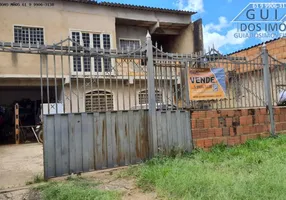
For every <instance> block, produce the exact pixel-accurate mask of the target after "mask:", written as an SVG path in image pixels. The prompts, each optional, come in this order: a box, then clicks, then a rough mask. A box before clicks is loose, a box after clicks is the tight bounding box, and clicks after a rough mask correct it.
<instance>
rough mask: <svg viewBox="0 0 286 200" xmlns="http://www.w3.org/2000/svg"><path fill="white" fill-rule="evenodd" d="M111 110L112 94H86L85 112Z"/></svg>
mask: <svg viewBox="0 0 286 200" xmlns="http://www.w3.org/2000/svg"><path fill="white" fill-rule="evenodd" d="M113 109H114V108H113V94H112V93H111V92H108V91H102V90H98V91H92V92H89V93H87V94H86V96H85V110H86V112H100V111H111V110H113Z"/></svg>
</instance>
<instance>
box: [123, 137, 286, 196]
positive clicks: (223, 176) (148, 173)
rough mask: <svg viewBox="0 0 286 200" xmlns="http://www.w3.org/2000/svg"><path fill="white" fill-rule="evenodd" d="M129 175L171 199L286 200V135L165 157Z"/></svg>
mask: <svg viewBox="0 0 286 200" xmlns="http://www.w3.org/2000/svg"><path fill="white" fill-rule="evenodd" d="M128 173H129V175H131V176H134V177H135V178H136V179H137V184H138V186H139V187H141V188H142V189H144V190H155V191H156V192H157V194H159V195H160V196H162V197H165V198H167V199H188V200H189V199H196V200H197V199H198V200H209V199H214V200H229V199H234V200H236V199H239V200H240V199H241V200H247V199H251V200H252V199H253V200H256V199H285V196H286V136H279V137H278V138H276V139H274V138H268V139H258V140H253V141H249V142H247V143H246V144H244V145H241V146H238V147H234V148H227V147H225V146H223V145H218V146H216V147H214V148H213V149H212V150H211V151H210V152H204V151H201V150H196V151H194V153H192V154H188V155H180V156H179V157H176V156H175V157H166V156H160V157H157V158H154V159H152V160H150V161H148V162H146V163H145V164H143V165H140V166H139V167H137V168H131V169H130V171H129V172H128Z"/></svg>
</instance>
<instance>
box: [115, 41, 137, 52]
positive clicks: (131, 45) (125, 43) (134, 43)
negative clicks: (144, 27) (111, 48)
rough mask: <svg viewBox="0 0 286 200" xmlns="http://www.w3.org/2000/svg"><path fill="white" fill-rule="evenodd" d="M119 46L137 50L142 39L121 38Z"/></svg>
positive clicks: (124, 48)
mask: <svg viewBox="0 0 286 200" xmlns="http://www.w3.org/2000/svg"><path fill="white" fill-rule="evenodd" d="M119 46H120V49H122V50H135V49H139V48H140V40H127V39H120V40H119Z"/></svg>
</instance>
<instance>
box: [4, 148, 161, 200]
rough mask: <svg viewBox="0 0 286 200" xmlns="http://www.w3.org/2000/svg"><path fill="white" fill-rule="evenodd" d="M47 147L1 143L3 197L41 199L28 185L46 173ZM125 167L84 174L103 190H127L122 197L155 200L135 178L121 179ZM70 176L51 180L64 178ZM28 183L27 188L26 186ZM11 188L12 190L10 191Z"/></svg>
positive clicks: (6, 198)
mask: <svg viewBox="0 0 286 200" xmlns="http://www.w3.org/2000/svg"><path fill="white" fill-rule="evenodd" d="M42 152H43V146H42V145H41V144H36V143H33V144H22V145H5V146H0V156H1V158H0V200H39V199H40V197H39V194H36V193H34V191H32V190H30V189H29V186H26V183H27V182H28V181H32V180H33V178H34V177H35V176H36V175H39V174H43V153H42ZM122 170H124V168H123V169H122V168H119V169H110V170H104V171H95V172H90V173H83V174H82V177H84V178H87V179H91V180H94V181H97V182H100V183H101V184H100V185H99V187H98V188H99V189H101V190H116V191H120V192H122V193H123V197H122V200H133V199H136V200H154V199H157V195H156V194H155V193H144V192H143V191H141V190H140V189H138V188H137V187H136V184H135V180H134V179H128V178H127V179H126V178H118V177H119V176H118V174H119V173H121V171H122ZM64 179H66V177H61V178H57V179H53V180H50V181H62V180H64ZM23 186H24V187H23ZM10 190H11V191H10Z"/></svg>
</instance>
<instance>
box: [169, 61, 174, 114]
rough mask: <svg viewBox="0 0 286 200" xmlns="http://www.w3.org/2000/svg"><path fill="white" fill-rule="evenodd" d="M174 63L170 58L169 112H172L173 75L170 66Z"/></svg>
mask: <svg viewBox="0 0 286 200" xmlns="http://www.w3.org/2000/svg"><path fill="white" fill-rule="evenodd" d="M173 63H174V57H173V56H172V59H171V62H170V65H169V67H170V77H169V78H170V88H169V89H170V98H171V105H172V106H171V110H173V99H174V95H173V73H172V65H173Z"/></svg>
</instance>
